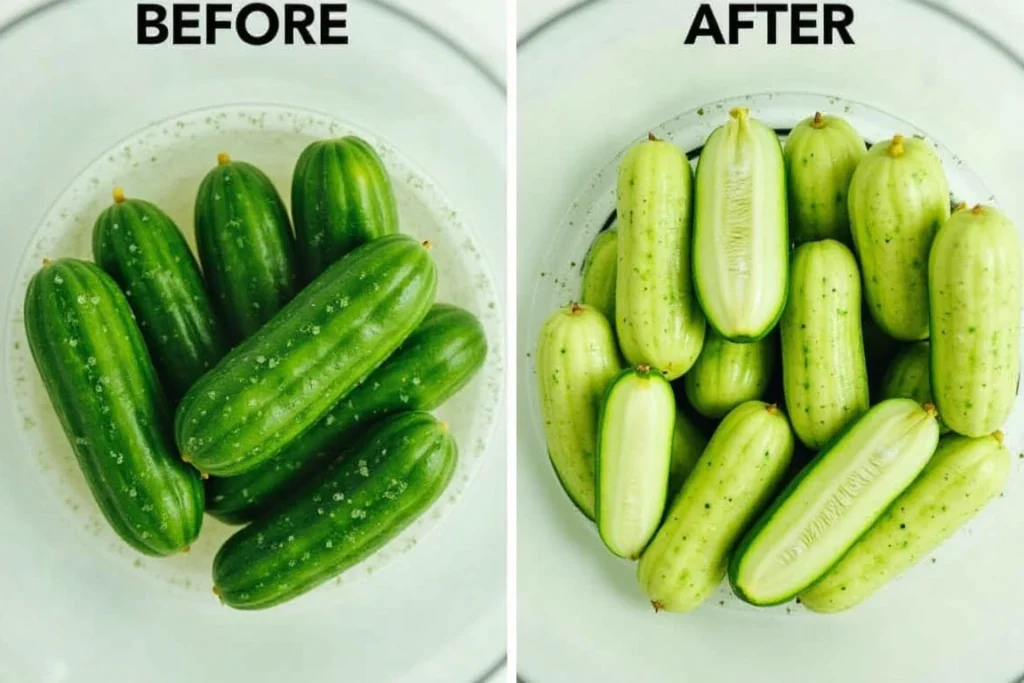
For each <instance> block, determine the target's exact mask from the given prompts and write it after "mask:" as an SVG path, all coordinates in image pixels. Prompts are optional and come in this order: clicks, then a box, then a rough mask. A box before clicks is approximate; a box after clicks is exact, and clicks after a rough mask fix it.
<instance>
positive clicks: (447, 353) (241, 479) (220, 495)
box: [206, 304, 487, 524]
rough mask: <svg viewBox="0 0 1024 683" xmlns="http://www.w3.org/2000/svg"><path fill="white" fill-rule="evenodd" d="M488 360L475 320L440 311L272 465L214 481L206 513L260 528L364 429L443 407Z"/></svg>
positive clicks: (442, 306) (456, 311) (208, 492)
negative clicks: (256, 521)
mask: <svg viewBox="0 0 1024 683" xmlns="http://www.w3.org/2000/svg"><path fill="white" fill-rule="evenodd" d="M486 357H487V338H486V336H485V335H484V330H483V326H482V325H481V324H480V321H479V320H478V319H477V318H476V316H474V315H473V314H472V313H470V312H468V311H464V310H462V309H461V308H457V307H455V306H450V305H448V304H435V305H434V307H433V308H432V309H430V312H429V313H428V314H427V317H426V318H424V319H423V322H422V323H421V324H420V326H419V327H418V328H416V331H415V332H413V333H412V334H411V335H409V337H408V338H407V339H406V340H405V341H404V342H402V345H401V346H400V347H398V349H397V350H396V351H395V352H394V353H393V354H392V355H391V356H390V357H389V358H388V359H387V360H386V361H384V364H383V365H381V366H380V367H379V368H377V369H376V370H374V371H373V373H372V374H371V375H370V376H369V377H368V378H367V380H366V381H365V382H363V383H362V384H361V385H359V386H358V387H356V388H355V389H353V390H352V392H351V393H350V394H349V395H348V396H346V397H345V398H344V399H342V400H341V401H339V402H338V403H337V404H335V406H334V407H333V408H331V409H330V411H328V412H327V414H326V415H324V416H323V417H321V418H320V419H319V420H317V422H316V423H315V424H314V425H313V426H312V427H310V428H309V429H308V430H307V431H306V432H304V433H303V434H302V435H300V436H299V437H297V438H296V439H295V440H294V441H292V442H291V443H289V444H288V446H286V447H285V449H284V450H283V451H281V452H280V453H279V454H278V455H276V456H275V457H274V458H273V459H272V460H270V461H267V462H265V463H263V464H261V465H258V466H257V467H256V468H254V469H252V470H250V471H248V472H246V473H245V474H242V475H239V476H237V477H228V478H220V477H212V478H210V480H209V481H207V482H206V511H207V512H208V513H210V514H211V515H213V516H214V517H216V518H217V519H219V520H221V521H223V522H227V523H229V524H242V523H245V522H251V521H253V520H254V519H256V518H258V517H260V516H261V515H263V514H264V513H265V512H266V511H267V510H269V509H270V508H271V507H273V505H274V504H275V503H276V502H277V501H279V500H280V499H281V498H283V497H284V496H286V495H287V493H288V492H290V491H292V490H294V489H296V488H298V487H299V486H301V485H302V484H303V483H305V482H306V481H308V480H309V479H310V477H312V476H315V475H316V474H317V473H318V472H320V471H322V470H323V469H324V468H325V467H326V466H327V465H329V464H330V463H331V462H332V461H333V460H335V459H337V458H338V457H339V455H340V454H341V453H342V452H343V451H345V450H346V449H347V448H348V447H349V446H350V445H351V443H352V442H353V441H354V440H356V439H357V437H358V436H359V433H360V432H361V431H362V430H363V429H365V428H367V427H372V426H373V425H374V424H375V423H376V422H378V421H380V420H382V419H384V418H387V417H389V416H391V415H393V414H395V413H399V412H405V411H409V410H433V409H435V408H437V407H438V406H440V405H441V404H442V403H444V402H445V401H446V400H448V399H449V398H451V397H452V396H453V395H455V394H456V393H457V392H458V391H459V390H460V389H462V388H463V387H464V386H465V385H466V384H467V383H468V382H469V381H470V380H471V379H472V378H473V376H474V375H476V373H477V372H478V371H479V370H480V368H481V367H482V366H483V364H484V360H485V359H486Z"/></svg>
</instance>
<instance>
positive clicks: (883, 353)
mask: <svg viewBox="0 0 1024 683" xmlns="http://www.w3.org/2000/svg"><path fill="white" fill-rule="evenodd" d="M862 291H863V290H862ZM860 322H861V328H862V329H863V331H864V357H865V359H866V360H867V365H868V384H870V385H871V391H872V395H874V396H877V395H878V394H879V392H880V391H881V386H882V382H883V380H884V379H885V373H886V371H888V369H889V366H890V365H891V364H892V361H893V359H895V358H896V356H897V354H899V353H900V352H902V351H903V350H905V349H906V348H907V344H905V343H903V342H900V341H896V340H895V339H893V338H892V337H890V336H889V335H887V334H886V333H885V332H883V331H882V329H881V328H880V327H878V323H876V322H875V319H874V318H872V317H871V312H870V311H869V310H868V309H867V306H866V305H865V306H864V307H863V310H862V311H861V316H860Z"/></svg>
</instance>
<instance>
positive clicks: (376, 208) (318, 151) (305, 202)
mask: <svg viewBox="0 0 1024 683" xmlns="http://www.w3.org/2000/svg"><path fill="white" fill-rule="evenodd" d="M292 214H293V215H294V217H295V239H296V244H297V247H298V252H299V261H300V263H301V264H302V274H303V276H304V277H305V279H306V281H307V282H308V281H311V280H312V279H313V278H315V277H316V276H317V275H319V274H320V273H322V272H323V271H324V270H325V269H326V268H327V266H329V265H331V264H332V263H334V262H335V261H337V260H338V259H339V258H341V257H342V256H344V255H345V254H347V253H348V252H350V251H352V250H353V249H355V248H356V247H358V246H360V245H362V244H366V243H367V242H369V241H371V240H375V239H377V238H378V237H384V236H385V235H392V234H394V233H396V232H398V206H397V204H396V203H395V194H394V191H393V190H392V189H391V179H390V178H388V172H387V170H386V169H385V168H384V163H383V162H382V161H381V160H380V157H379V156H377V152H375V151H374V149H373V147H371V146H370V144H369V143H367V142H366V141H365V140H362V139H361V138H358V137H355V136H352V135H350V136H348V137H344V138H340V139H337V140H322V141H319V142H314V143H313V144H311V145H310V146H309V147H307V148H306V149H305V150H304V151H303V152H302V155H301V156H300V157H299V161H298V163H297V164H296V165H295V173H294V175H293V176H292Z"/></svg>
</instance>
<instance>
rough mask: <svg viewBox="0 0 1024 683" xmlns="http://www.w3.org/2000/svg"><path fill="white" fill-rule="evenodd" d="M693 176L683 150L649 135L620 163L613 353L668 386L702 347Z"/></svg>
mask: <svg viewBox="0 0 1024 683" xmlns="http://www.w3.org/2000/svg"><path fill="white" fill-rule="evenodd" d="M691 176H692V172H691V170H690V162H689V161H687V159H686V155H685V154H683V152H682V150H680V149H679V148H678V147H676V146H675V145H673V144H671V143H668V142H665V141H663V140H658V139H656V138H654V136H651V139H649V140H647V141H646V142H642V143H640V144H638V145H635V146H634V147H633V148H632V149H631V150H629V152H628V153H627V154H626V156H625V158H624V159H623V160H622V163H621V164H620V165H619V179H618V219H617V220H618V234H619V239H618V266H617V271H616V280H615V330H616V332H617V334H618V339H619V347H620V348H621V349H622V354H623V356H625V358H626V360H627V361H628V362H629V363H631V364H633V365H651V366H653V367H656V368H658V369H659V370H661V372H663V373H664V374H665V376H666V377H667V378H668V379H670V380H671V379H675V378H676V377H680V376H681V375H682V374H683V373H685V372H686V371H687V370H689V369H690V367H691V366H692V365H693V364H694V362H695V361H696V360H697V355H698V354H699V353H700V347H701V345H702V344H703V343H704V327H705V323H704V314H703V313H701V310H700V307H699V306H698V305H697V299H696V297H695V296H694V291H693V283H692V278H691V274H690V232H691V218H692V216H691V210H690V202H691V195H692V185H693V178H692V177H691Z"/></svg>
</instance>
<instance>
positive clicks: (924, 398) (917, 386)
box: [879, 341, 949, 434]
mask: <svg viewBox="0 0 1024 683" xmlns="http://www.w3.org/2000/svg"><path fill="white" fill-rule="evenodd" d="M930 355H931V351H930V346H929V344H928V342H926V341H923V342H916V343H914V344H911V345H909V346H907V348H905V349H903V350H902V351H900V352H899V353H898V354H897V355H896V357H895V358H893V359H892V363H890V364H889V369H888V371H886V373H885V377H884V378H883V380H882V388H881V390H880V392H879V394H880V396H881V398H882V399H883V400H884V399H887V398H910V399H913V400H915V401H917V402H918V403H920V404H922V405H924V404H925V403H934V402H935V399H934V397H933V396H932V380H931V373H930V371H929V368H930V362H931V361H930ZM937 419H938V421H939V433H940V434H945V433H947V432H949V427H948V426H946V423H945V422H944V421H943V420H942V414H941V413H940V414H939V415H938V416H937Z"/></svg>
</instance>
